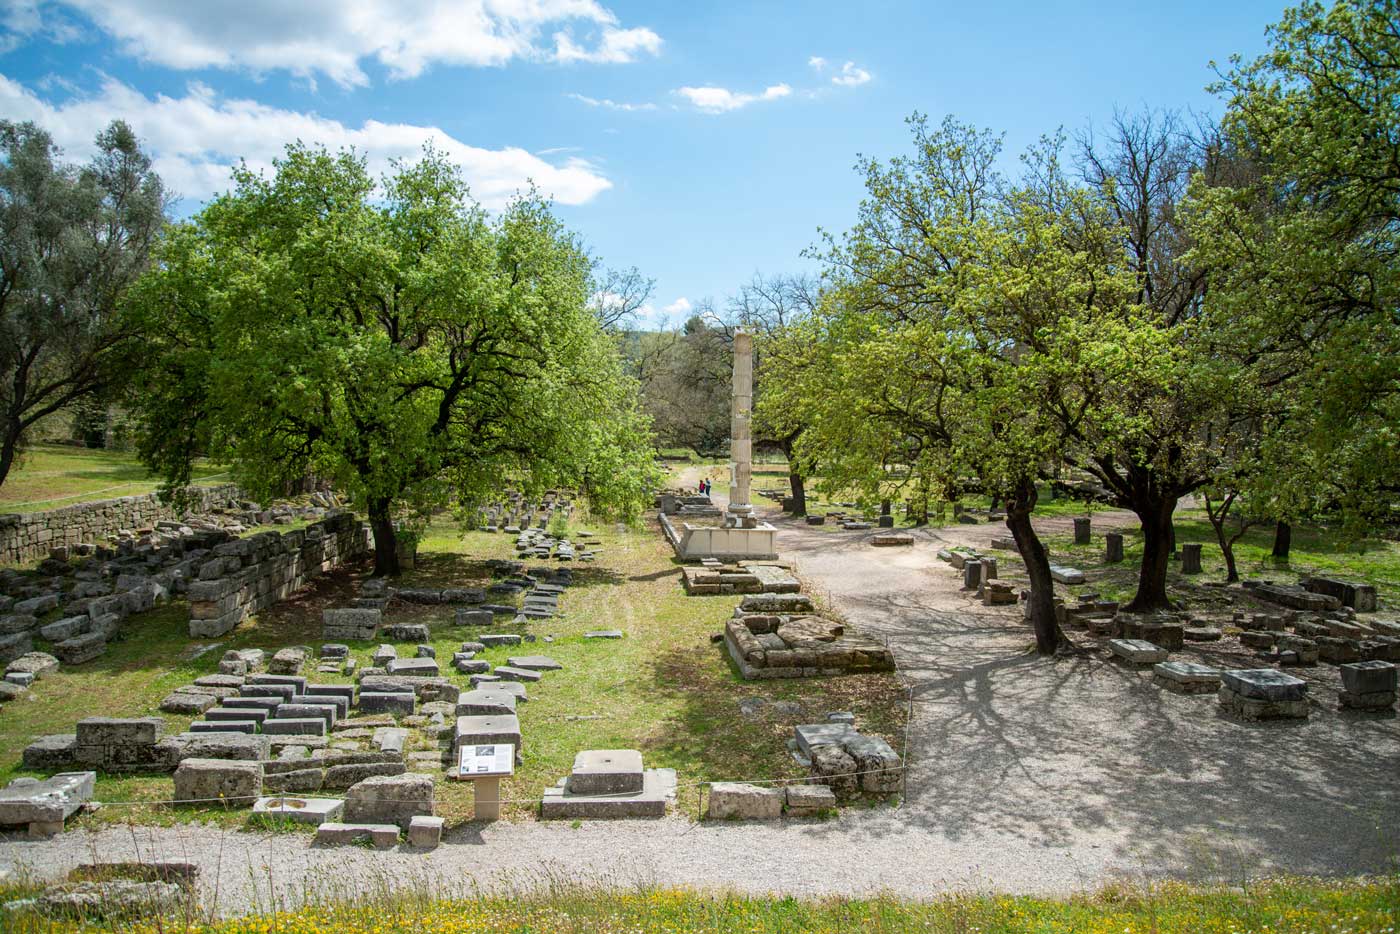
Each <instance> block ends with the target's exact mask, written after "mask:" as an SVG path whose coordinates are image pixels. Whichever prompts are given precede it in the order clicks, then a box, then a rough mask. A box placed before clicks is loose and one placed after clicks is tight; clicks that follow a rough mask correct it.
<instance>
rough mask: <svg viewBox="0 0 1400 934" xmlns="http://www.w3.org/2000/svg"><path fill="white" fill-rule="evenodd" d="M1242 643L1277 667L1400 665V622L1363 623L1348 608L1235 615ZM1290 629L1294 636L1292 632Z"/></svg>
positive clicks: (1235, 623) (1379, 621) (1354, 612)
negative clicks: (1240, 631)
mask: <svg viewBox="0 0 1400 934" xmlns="http://www.w3.org/2000/svg"><path fill="white" fill-rule="evenodd" d="M1233 622H1234V625H1235V626H1237V627H1238V628H1240V629H1241V630H1244V631H1243V632H1242V633H1241V634H1240V641H1241V642H1243V643H1244V644H1245V645H1246V646H1248V647H1249V648H1252V649H1254V650H1255V651H1256V654H1257V655H1258V657H1259V658H1261V659H1263V660H1265V661H1269V662H1274V663H1276V664H1279V665H1314V664H1317V663H1318V662H1319V661H1322V662H1329V663H1331V664H1336V665H1341V664H1346V663H1349V662H1358V661H1390V662H1394V661H1400V624H1397V623H1394V622H1391V621H1388V620H1377V619H1372V620H1364V621H1363V620H1361V619H1358V618H1357V616H1356V611H1355V610H1353V609H1352V608H1350V607H1339V608H1336V609H1332V610H1323V611H1320V612H1312V611H1304V610H1285V611H1282V612H1279V613H1252V614H1246V613H1241V612H1237V613H1235V615H1234V620H1233ZM1288 630H1292V632H1291V633H1290V632H1288Z"/></svg>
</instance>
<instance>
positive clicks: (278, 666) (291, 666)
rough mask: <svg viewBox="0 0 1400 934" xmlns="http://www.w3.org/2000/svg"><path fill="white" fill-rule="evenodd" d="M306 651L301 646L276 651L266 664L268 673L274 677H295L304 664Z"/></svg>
mask: <svg viewBox="0 0 1400 934" xmlns="http://www.w3.org/2000/svg"><path fill="white" fill-rule="evenodd" d="M306 657H307V651H306V649H305V648H302V647H301V646H290V647H288V648H285V649H278V650H277V654H276V655H273V656H272V660H271V661H270V662H268V663H267V670H268V673H270V674H274V675H295V674H297V673H299V672H300V671H301V669H302V666H303V665H305V664H306Z"/></svg>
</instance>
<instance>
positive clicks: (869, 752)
mask: <svg viewBox="0 0 1400 934" xmlns="http://www.w3.org/2000/svg"><path fill="white" fill-rule="evenodd" d="M845 750H846V754H847V755H849V756H850V757H851V758H853V759H855V762H856V771H857V772H858V773H859V777H860V787H861V788H862V789H864V790H865V791H869V792H872V793H874V794H892V793H894V792H897V791H899V790H900V787H901V785H902V782H903V779H904V767H903V765H902V764H901V762H900V758H899V754H898V753H896V752H895V751H894V748H893V747H892V746H890V744H889V743H887V742H885V741H884V740H883V739H881V738H880V737H878V736H866V735H865V734H863V733H857V734H856V735H855V736H853V737H852V738H851V739H848V740H846V744H845Z"/></svg>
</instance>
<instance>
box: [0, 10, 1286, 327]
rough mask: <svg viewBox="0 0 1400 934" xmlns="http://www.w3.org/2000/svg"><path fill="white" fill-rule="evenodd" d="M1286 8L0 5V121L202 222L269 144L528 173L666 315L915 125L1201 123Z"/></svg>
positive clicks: (505, 178) (839, 219)
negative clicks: (154, 188)
mask: <svg viewBox="0 0 1400 934" xmlns="http://www.w3.org/2000/svg"><path fill="white" fill-rule="evenodd" d="M1283 7H1284V3H1282V2H1256V0H1224V2H1221V0H1215V2H1201V0H1184V2H1178V3H1175V4H1171V5H1170V6H1168V7H1162V6H1159V5H1158V4H1147V3H1135V2H1128V3H1118V4H1113V5H1110V4H1105V3H1054V2H1006V3H998V2H987V3H980V4H979V3H966V2H964V3H956V4H954V3H943V2H926V3H895V2H867V3H859V4H855V3H846V4H836V3H800V4H799V3H769V2H744V3H707V2H698V3H686V4H680V3H675V4H643V3H623V2H615V3H609V2H606V0H466V2H448V0H361V2H358V3H352V2H350V0H296V2H289V0H244V2H239V3H228V2H218V3H216V2H208V0H65V2H55V3H35V2H31V0H0V50H3V51H2V52H0V116H4V117H7V118H10V119H33V120H35V121H37V122H39V123H40V124H42V125H44V126H46V127H47V128H49V129H50V130H51V131H52V132H53V133H54V135H55V137H56V138H57V139H58V140H59V142H60V143H61V144H62V145H63V146H64V147H65V149H66V150H67V151H68V152H69V153H70V155H72V156H73V157H75V158H78V157H82V156H84V155H86V152H87V151H88V149H89V148H90V144H91V140H92V137H93V135H94V134H95V133H96V132H97V130H98V129H100V128H101V127H102V126H104V125H105V124H106V122H107V121H108V120H110V119H111V118H113V117H117V116H121V117H124V118H126V119H127V120H129V121H130V122H131V123H132V124H133V125H134V126H135V127H136V129H137V132H138V133H139V134H140V135H141V136H142V138H143V139H144V140H145V141H146V143H147V145H148V147H149V148H150V149H151V150H152V151H153V152H154V153H155V155H156V156H157V165H158V167H159V168H160V170H161V172H162V174H163V175H164V176H165V177H166V179H167V181H168V182H169V183H170V184H171V185H172V187H174V188H175V189H176V190H178V191H180V192H181V193H182V194H183V195H185V199H184V201H183V202H182V204H181V205H180V210H181V212H182V213H188V212H190V211H193V210H197V209H198V206H199V204H200V203H201V202H202V201H203V199H204V198H207V197H208V196H209V195H210V194H211V193H213V192H216V191H220V190H222V189H223V188H224V187H226V185H227V178H228V174H227V173H228V166H229V165H230V164H231V163H232V162H234V161H235V160H236V159H238V158H240V157H242V158H246V159H247V160H248V161H249V162H250V163H251V164H253V165H255V166H263V165H267V164H268V163H269V161H270V160H271V159H272V158H273V157H274V156H275V155H276V154H277V152H278V151H280V149H281V147H282V145H283V144H284V143H286V142H287V141H288V140H290V139H292V138H296V137H301V138H303V139H305V140H307V141H313V140H315V141H320V142H325V143H327V144H328V145H331V146H332V147H336V146H342V145H351V144H353V145H356V146H357V147H359V148H360V149H361V150H363V151H365V152H366V153H367V155H369V157H370V158H371V161H372V162H374V163H375V164H383V163H384V162H385V161H386V160H387V159H389V158H391V157H394V156H402V155H411V154H412V153H413V152H416V151H417V149H418V147H419V146H420V145H421V143H422V141H423V140H424V139H426V138H428V137H429V136H432V137H433V138H434V139H435V141H436V142H437V144H438V145H439V146H441V147H443V148H445V149H447V151H448V152H449V154H451V155H453V156H454V157H455V158H457V159H459V161H461V162H462V163H463V165H464V166H465V169H466V172H467V175H468V178H469V179H470V180H471V181H472V183H473V189H474V191H475V192H476V194H477V197H478V198H480V199H481V200H482V201H483V203H485V204H487V205H488V206H491V207H496V206H499V205H500V204H502V203H504V201H505V200H506V199H507V198H508V197H509V196H510V194H511V192H513V191H516V190H518V189H519V188H520V187H521V186H522V185H524V184H525V183H526V180H527V179H532V180H533V181H534V182H535V183H537V184H538V185H539V186H540V187H541V188H543V189H544V190H546V191H547V192H549V193H551V194H553V196H554V197H555V198H556V201H557V203H558V205H559V211H560V213H561V215H562V216H563V217H564V218H565V219H566V221H567V222H568V223H569V225H570V226H572V227H573V228H574V229H576V230H577V231H579V232H580V233H581V234H582V235H583V237H584V238H585V240H586V242H587V243H588V244H589V245H590V247H591V248H592V249H593V251H594V252H595V253H597V254H598V255H599V256H600V257H601V258H602V259H603V260H604V261H605V262H606V263H607V264H608V265H611V266H632V265H636V266H638V267H639V268H640V269H641V270H642V272H643V273H644V274H646V275H648V276H651V277H654V278H655V279H656V281H657V287H656V293H655V295H654V298H653V301H652V306H651V308H650V309H649V317H648V320H649V321H650V323H652V324H658V323H660V322H662V321H664V320H667V319H670V320H672V321H675V320H677V319H679V318H680V317H683V315H684V313H685V311H686V309H687V308H689V307H692V306H693V305H695V304H696V303H698V302H699V301H700V300H701V299H702V298H704V297H706V296H711V297H714V298H715V299H717V300H721V301H722V299H723V297H724V296H725V294H726V293H728V292H730V291H732V290H733V289H734V288H736V287H737V286H739V285H740V284H742V283H743V282H745V281H747V280H748V279H749V278H750V277H751V276H752V275H753V274H754V273H755V272H762V273H768V274H772V273H783V272H793V271H798V270H802V269H810V268H811V264H810V263H808V262H807V261H805V260H803V259H802V258H801V257H800V255H799V254H800V253H801V251H802V249H803V248H804V247H806V246H808V245H809V244H811V243H813V242H814V240H815V239H816V236H817V229H818V228H819V227H822V228H826V229H830V230H840V229H842V228H844V227H845V226H847V225H848V224H849V223H850V222H851V220H852V219H853V217H854V212H855V208H856V205H857V203H858V201H859V199H860V196H861V188H860V180H859V178H858V177H857V176H856V174H855V173H854V172H853V171H852V165H853V164H854V162H855V159H856V156H857V154H858V153H864V154H867V155H876V156H882V157H884V156H889V155H893V154H895V153H897V152H900V151H902V150H903V149H904V148H905V146H906V144H907V140H908V136H907V131H906V129H905V127H904V124H903V120H904V118H905V117H906V116H908V114H909V113H910V112H912V111H914V110H920V111H923V112H926V113H928V114H930V115H931V116H933V117H934V118H935V119H937V118H941V117H942V116H943V115H944V114H947V113H953V114H956V115H957V116H958V117H959V118H960V119H962V120H964V121H967V122H971V123H975V124H977V125H980V126H986V127H991V128H994V129H997V130H1001V131H1004V132H1005V133H1006V143H1007V150H1008V153H1009V155H1008V168H1010V167H1011V165H1012V163H1011V159H1013V158H1014V154H1015V153H1016V152H1018V151H1019V150H1020V149H1022V148H1023V147H1024V146H1025V145H1026V144H1028V143H1030V142H1032V141H1033V140H1034V139H1036V138H1037V137H1038V136H1040V135H1041V134H1043V133H1047V132H1050V131H1053V130H1054V129H1055V128H1056V127H1059V126H1064V127H1065V128H1066V129H1067V130H1070V131H1074V130H1077V129H1080V128H1082V127H1084V126H1086V125H1088V124H1089V122H1090V121H1094V122H1098V123H1102V122H1103V121H1105V120H1107V119H1108V118H1110V117H1111V116H1112V114H1113V110H1114V108H1115V107H1120V108H1128V109H1136V108H1140V107H1174V108H1192V109H1195V110H1200V111H1208V112H1218V110H1219V103H1218V102H1217V101H1215V100H1214V99H1213V98H1212V97H1211V96H1210V95H1208V94H1207V93H1206V92H1205V90H1204V87H1205V85H1206V84H1207V83H1208V82H1209V81H1210V80H1211V79H1212V73H1211V71H1210V69H1209V67H1208V63H1209V62H1210V61H1212V60H1215V61H1218V62H1222V63H1223V62H1224V61H1225V60H1226V59H1227V58H1228V56H1229V55H1230V54H1231V53H1235V52H1238V53H1241V54H1244V55H1246V56H1253V55H1256V54H1258V53H1259V52H1261V51H1262V50H1263V49H1264V47H1265V32H1264V31H1265V27H1266V26H1267V25H1268V24H1269V23H1272V22H1275V21H1277V20H1278V18H1279V15H1280V13H1281V12H1282V10H1283Z"/></svg>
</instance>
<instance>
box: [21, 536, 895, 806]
mask: <svg viewBox="0 0 1400 934" xmlns="http://www.w3.org/2000/svg"><path fill="white" fill-rule="evenodd" d="M595 531H597V532H599V533H600V534H601V536H602V545H603V548H604V551H603V552H602V554H601V556H600V559H599V561H598V562H597V564H594V565H587V564H580V565H576V566H575V584H574V586H573V587H571V588H570V589H569V590H568V592H567V593H566V594H565V595H564V597H563V599H562V600H561V601H560V606H561V610H562V612H561V615H560V616H559V617H557V618H555V619H551V620H542V621H536V622H534V623H533V624H531V625H530V626H529V627H528V630H527V631H531V632H533V633H534V634H535V635H536V636H537V637H538V639H539V641H538V642H537V643H536V644H534V645H531V646H526V647H524V648H523V649H521V648H509V647H501V648H493V649H488V650H487V651H486V652H485V653H484V654H483V655H481V656H479V657H482V658H485V659H486V660H487V661H489V662H491V663H492V664H493V665H494V664H502V663H504V662H505V660H506V656H508V655H515V654H548V655H550V656H552V657H553V658H555V659H557V660H558V661H559V662H560V663H562V664H563V665H564V670H563V671H560V672H553V673H550V674H547V675H546V676H545V679H544V680H543V681H542V682H541V683H539V684H534V685H530V686H529V694H530V700H529V702H528V703H525V704H522V705H520V708H519V715H520V720H521V727H522V732H523V734H524V743H523V745H524V749H523V756H524V764H523V766H521V767H520V768H519V769H518V770H517V773H516V775H515V776H514V777H513V778H511V779H509V780H508V781H507V782H505V783H504V784H503V785H502V796H503V798H504V799H506V800H507V802H508V804H507V806H506V808H505V811H506V814H507V816H508V817H511V818H526V817H529V816H530V815H533V814H535V813H537V811H538V801H539V797H540V795H541V794H542V792H543V791H544V789H545V788H546V787H548V786H551V785H553V784H554V783H555V782H556V781H558V780H559V779H560V778H562V777H563V776H565V775H567V774H568V772H569V769H570V767H571V766H572V764H573V759H574V755H575V754H576V753H577V752H579V751H580V750H583V749H608V748H634V749H639V750H641V752H642V755H643V759H644V761H645V763H646V765H647V766H648V767H670V768H674V769H676V770H677V772H678V774H679V780H680V783H681V786H682V787H681V789H680V794H679V808H680V810H681V812H682V813H688V814H695V813H696V812H697V809H698V807H699V805H700V795H701V788H700V786H699V785H698V784H697V783H700V782H703V781H706V780H717V781H718V780H738V779H754V780H760V779H784V778H797V777H799V776H802V775H804V774H805V770H804V769H803V768H802V767H801V766H799V765H798V764H797V763H796V762H795V761H794V760H793V758H792V757H791V755H789V754H788V752H787V750H786V748H785V742H786V740H787V739H788V738H789V737H790V736H791V735H792V727H793V726H794V725H796V724H797V723H803V722H809V721H811V720H813V719H821V718H822V717H824V715H825V714H826V713H827V712H828V711H833V710H850V711H853V712H854V713H855V714H856V717H857V722H858V723H859V724H860V726H861V728H862V730H864V731H866V732H871V733H875V734H879V735H882V736H884V737H885V738H886V739H887V740H888V741H889V742H890V743H891V745H893V746H894V747H895V748H896V749H902V748H903V724H904V719H903V718H904V716H905V701H906V693H905V690H904V689H903V687H902V686H901V685H900V683H899V681H898V679H897V677H896V676H895V675H893V674H885V675H858V676H848V677H842V678H832V679H806V680H797V681H768V682H754V683H746V682H744V681H743V680H742V679H740V678H739V676H738V674H737V673H736V672H735V670H734V669H733V667H732V664H731V663H730V661H729V660H728V657H727V656H726V655H725V653H724V652H723V649H722V646H720V645H717V644H714V643H711V642H710V639H709V637H710V634H711V633H715V632H719V631H720V628H721V625H722V622H723V620H724V619H726V618H727V617H728V616H729V615H730V612H731V610H732V609H733V607H734V605H735V604H736V603H737V600H738V598H736V597H732V596H731V597H687V596H685V595H684V592H683V591H682V589H681V586H680V573H679V570H678V567H677V565H676V563H675V561H674V559H673V556H672V554H671V551H670V548H669V546H667V545H666V544H665V540H664V538H663V537H662V536H661V534H660V532H659V530H658V529H657V528H655V526H654V525H653V526H652V527H650V528H648V529H641V530H628V529H621V528H617V527H613V526H606V525H600V526H598V527H596V528H595ZM512 543H513V538H512V537H511V536H507V535H500V534H489V533H485V532H469V533H466V534H465V535H464V534H462V533H461V532H460V531H458V530H457V529H456V528H455V527H453V526H452V525H450V524H448V523H446V522H444V523H441V524H437V525H434V526H432V527H430V529H429V531H428V534H427V536H426V537H425V538H424V540H423V542H422V543H421V545H420V553H419V562H418V567H417V568H416V569H414V570H413V571H410V572H408V573H407V574H405V576H404V579H403V584H404V585H405V586H412V585H415V584H419V585H430V584H431V585H439V586H441V585H447V584H453V585H457V586H471V585H473V584H482V583H485V582H486V581H487V580H488V576H487V572H486V569H485V566H484V565H483V564H482V561H483V560H484V559H486V558H491V557H506V556H509V555H513V549H512ZM366 572H367V568H365V567H362V568H357V569H351V570H342V571H340V572H337V573H335V574H331V575H327V576H326V577H325V578H322V579H321V580H320V581H318V582H317V584H316V585H315V586H314V587H313V588H310V589H308V590H307V591H305V592H304V593H303V594H302V595H300V596H299V597H297V598H294V599H292V600H289V601H286V602H284V603H282V604H279V605H278V606H276V607H274V608H272V609H270V610H268V611H266V612H264V613H261V614H259V615H258V616H257V617H255V618H253V619H251V620H249V621H247V622H245V623H243V624H242V625H240V626H239V627H238V629H236V630H235V631H234V632H233V633H231V634H230V635H229V637H226V638H225V640H224V641H222V642H221V643H220V644H219V647H218V648H217V649H215V650H212V651H209V652H208V653H206V654H204V655H200V656H198V657H195V658H190V657H188V656H189V653H190V652H191V650H192V649H193V648H194V646H195V643H194V642H192V640H190V639H189V637H188V636H187V635H186V620H187V608H186V605H185V604H184V603H182V602H176V603H172V604H171V605H169V606H166V607H161V608H158V609H156V610H154V611H152V612H150V613H146V614H142V615H140V616H136V617H132V618H130V619H129V620H127V622H126V623H125V624H124V629H123V631H124V638H123V639H122V641H119V642H116V643H114V644H113V645H112V647H111V649H110V650H109V651H108V653H107V654H106V655H104V656H103V657H102V658H100V659H97V660H95V661H93V662H90V663H88V664H86V665H79V666H73V667H65V668H64V669H63V670H61V671H60V672H58V673H57V674H54V675H51V676H49V677H47V678H45V679H44V680H42V681H40V682H38V683H37V685H36V686H35V688H34V690H33V691H31V692H30V695H29V697H28V698H27V699H23V700H19V701H16V702H13V703H11V704H9V705H7V706H6V708H5V709H4V710H3V711H0V781H6V780H8V779H9V778H12V777H14V776H15V775H17V774H24V773H21V772H20V771H19V770H18V765H19V758H20V753H21V751H22V750H23V747H24V746H25V745H26V744H27V743H28V742H29V740H30V739H31V738H32V737H34V736H37V735H40V734H44V733H67V732H72V731H73V724H74V723H75V722H76V721H77V720H78V719H80V718H82V717H84V716H90V715H105V716H146V715H151V714H154V713H156V707H157V705H158V704H159V703H160V700H161V698H162V697H164V696H165V694H167V693H169V691H171V690H172V689H174V688H175V687H178V686H179V685H182V684H187V683H189V681H191V680H192V679H193V678H195V677H197V676H199V675H201V674H206V673H210V672H213V671H215V670H216V669H217V667H218V661H219V657H220V655H222V653H223V652H224V651H225V650H226V649H229V648H242V647H254V646H256V647H261V648H264V649H267V650H269V652H270V651H273V650H276V649H278V648H281V647H284V646H288V645H297V644H305V645H312V646H316V645H319V644H320V643H321V641H322V639H321V633H320V629H321V626H320V618H321V610H322V609H324V608H325V607H327V606H344V605H347V603H348V601H349V599H350V597H351V595H352V593H353V588H354V584H355V583H356V582H357V581H358V580H359V579H360V578H362V577H363V576H364V574H365V573H366ZM453 616H454V611H453V609H452V608H450V607H398V608H395V609H394V610H392V611H391V613H390V619H391V620H394V621H405V622H427V623H428V624H429V625H430V627H431V633H432V644H433V645H434V647H435V648H436V650H437V657H438V658H439V659H440V660H441V661H442V663H443V667H444V669H445V671H447V673H449V674H451V675H452V677H453V680H454V681H455V682H457V683H458V684H461V685H463V686H464V687H465V686H466V682H467V679H466V677H465V676H461V675H457V674H456V673H455V672H451V671H450V669H447V664H446V663H447V662H448V661H450V659H451V657H452V652H453V651H454V650H455V649H456V647H457V645H458V644H460V643H461V642H463V641H467V640H471V639H474V638H475V636H476V635H477V634H479V633H481V632H483V631H487V632H489V631H512V627H511V625H510V624H509V622H505V623H502V624H501V625H500V626H499V627H496V628H495V629H486V630H482V629H474V628H473V629H467V628H458V627H456V626H455V625H453V624H452V620H453ZM599 628H617V629H621V630H623V631H624V632H625V633H626V634H627V635H626V638H624V639H622V640H616V641H612V640H586V639H584V638H583V633H584V632H586V631H587V630H590V629H599ZM545 636H551V637H552V638H553V641H552V642H550V643H545V641H544V638H545ZM200 644H208V641H207V640H201V643H200ZM351 648H352V652H353V653H354V654H355V655H356V657H357V658H358V660H359V661H360V663H361V666H365V665H367V664H368V656H369V654H370V651H371V650H372V649H373V644H371V643H360V644H353V645H352V646H351ZM399 649H400V654H404V653H405V652H407V653H408V654H412V646H399ZM314 679H316V680H324V681H329V682H335V681H342V682H343V681H346V680H348V679H346V678H343V677H333V676H321V675H315V676H314ZM754 696H759V697H765V698H769V699H772V700H791V701H797V702H799V703H800V704H801V708H802V713H800V714H794V715H792V716H787V717H775V716H768V715H763V714H760V715H758V716H755V717H752V718H750V717H745V716H742V715H741V714H740V713H739V709H738V705H737V704H738V701H739V700H740V699H741V698H745V697H754ZM166 719H167V721H168V732H175V731H178V730H181V729H184V728H185V726H186V725H187V724H188V723H189V721H190V720H191V719H192V718H190V717H177V716H168V717H166ZM411 735H412V736H413V737H414V740H415V741H416V742H417V745H416V746H410V747H409V749H408V751H410V752H411V751H414V750H415V749H433V748H436V746H434V745H431V744H430V742H429V741H428V740H427V738H426V735H425V734H423V733H420V732H418V731H415V732H414V733H413V734H411ZM171 788H172V786H171V780H170V777H169V776H168V775H151V776H107V775H103V776H100V777H99V780H98V787H97V795H96V797H97V798H98V800H103V801H108V802H138V803H135V804H122V805H120V806H115V805H114V806H108V807H104V808H102V809H101V810H99V811H97V812H96V813H95V814H92V815H89V816H86V817H83V818H81V820H82V821H84V822H92V823H99V824H106V823H126V822H128V821H135V822H138V823H166V822H176V821H188V820H213V821H217V822H219V823H221V824H224V825H226V826H239V825H242V824H243V823H245V822H246V821H247V819H248V812H247V811H246V810H236V811H229V812H219V811H217V810H214V809H211V808H204V807H200V808H180V809H173V808H170V807H166V806H154V805H143V804H140V803H139V802H142V801H160V800H164V799H166V798H168V797H169V796H170V793H171ZM471 797H472V793H471V790H470V785H469V784H467V783H461V784H458V783H450V782H447V781H445V780H444V781H442V782H440V784H439V788H438V813H439V814H441V815H442V816H444V817H447V818H448V820H449V823H450V824H452V823H457V822H459V821H462V820H465V819H467V818H468V817H469V815H470V813H471Z"/></svg>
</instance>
